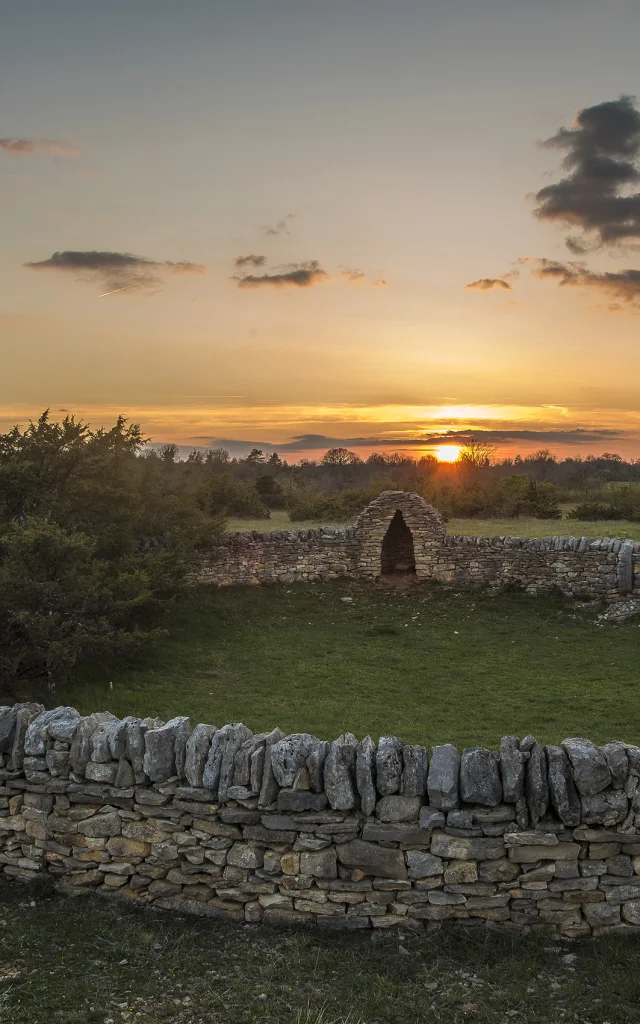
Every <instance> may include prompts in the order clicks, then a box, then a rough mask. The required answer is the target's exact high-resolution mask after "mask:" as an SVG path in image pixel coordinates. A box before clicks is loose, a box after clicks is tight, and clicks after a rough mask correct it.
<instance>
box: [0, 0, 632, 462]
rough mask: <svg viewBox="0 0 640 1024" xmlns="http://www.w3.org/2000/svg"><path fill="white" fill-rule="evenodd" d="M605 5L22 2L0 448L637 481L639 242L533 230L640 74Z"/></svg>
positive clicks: (1, 210)
mask: <svg viewBox="0 0 640 1024" xmlns="http://www.w3.org/2000/svg"><path fill="white" fill-rule="evenodd" d="M158 2H160V3H161V14H160V16H158ZM613 3H614V8H615V9H617V8H618V7H619V6H620V5H621V10H620V12H619V14H620V16H619V17H618V18H616V17H611V16H610V12H609V11H608V9H607V10H605V9H604V8H603V7H602V5H601V4H596V3H595V2H592V0H562V2H561V3H560V4H558V3H556V2H554V3H552V2H551V0H540V3H539V4H537V5H534V7H531V6H530V5H520V6H518V5H516V7H514V6H513V4H510V3H508V2H507V0H476V2H473V3H472V2H471V0H456V2H455V3H453V4H449V5H440V4H424V3H422V2H419V0H397V3H395V4H393V5H389V4H387V3H384V2H382V0H370V2H369V3H367V5H366V13H367V17H366V18H363V17H361V15H362V14H363V12H364V8H363V7H362V5H360V3H359V0H357V2H355V3H354V4H353V5H345V4H344V3H342V2H339V0H326V2H325V4H323V5H321V7H322V9H321V10H320V9H319V8H318V9H317V8H316V5H300V4H299V3H293V0H272V2H271V3H270V4H269V5H264V4H259V3H257V2H255V0H247V3H246V4H242V5H227V4H218V3H211V4H201V3H199V2H192V0H187V3H186V7H185V6H184V5H174V4H168V3H165V2H164V0H137V2H136V4H135V5H133V6H132V5H130V4H129V3H125V0H113V2H112V4H110V5H108V7H107V8H105V9H104V10H102V9H101V8H99V7H96V6H95V5H78V4H77V2H76V0H58V2H57V3H56V4H55V5H51V4H50V3H48V2H45V0H33V3H32V4H31V3H30V4H29V5H26V6H25V5H10V6H9V9H8V10H7V11H6V12H4V20H5V24H4V31H3V32H2V34H1V35H0V90H2V95H3V97H11V101H10V102H7V103H6V104H5V106H4V110H3V120H2V124H0V224H1V227H2V230H1V231H0V360H1V361H0V366H1V372H0V427H1V428H7V427H8V426H11V425H12V424H13V423H15V422H25V421H26V420H27V419H28V418H29V417H35V416H37V415H38V414H39V413H40V412H41V411H42V410H43V409H44V408H46V407H50V408H51V409H52V413H53V414H54V415H64V413H63V412H62V410H69V411H72V412H74V413H76V414H77V415H78V416H80V417H82V418H83V419H87V420H89V421H90V422H91V423H92V424H93V425H99V424H104V423H109V422H112V421H113V419H114V418H115V416H116V415H117V414H118V413H124V414H125V415H126V416H128V417H129V418H131V419H133V420H136V421H140V422H141V423H142V426H143V429H144V430H145V432H146V433H147V434H148V435H149V436H151V437H152V438H153V439H154V440H155V441H176V442H178V443H180V444H183V445H206V444H218V443H219V442H220V439H223V441H224V442H225V443H228V446H229V447H230V449H231V450H233V451H234V453H241V452H242V451H246V450H247V447H248V446H250V445H251V444H254V443H259V444H263V445H265V446H267V447H269V446H271V448H270V450H279V451H281V454H283V455H284V456H285V457H287V458H289V459H297V458H300V457H302V455H303V453H304V454H306V455H307V456H309V457H317V456H318V455H319V454H320V453H321V451H322V450H324V447H326V446H328V445H329V444H332V443H343V442H344V441H349V442H353V443H350V446H351V447H354V448H357V449H358V450H359V451H360V452H361V454H364V455H367V454H369V453H370V451H372V450H374V449H375V450H383V449H384V447H385V446H387V447H389V448H392V449H396V450H403V449H404V448H405V447H406V449H407V450H409V451H410V452H412V453H415V454H416V455H418V454H420V452H421V451H427V450H430V449H431V448H432V445H433V444H435V443H436V441H434V440H433V437H434V435H435V434H438V433H440V432H445V431H447V430H466V429H470V430H476V431H490V432H492V433H491V437H492V440H493V441H494V443H495V444H496V446H497V450H498V454H499V455H501V456H507V455H515V454H516V453H518V452H520V453H521V454H525V453H526V452H528V451H532V450H535V449H537V448H540V447H550V448H552V449H553V450H554V451H556V452H557V453H558V454H560V455H567V454H573V453H579V454H583V455H585V454H587V453H589V452H591V453H599V452H603V451H617V452H619V453H620V454H622V455H625V456H627V457H640V398H639V392H638V385H637V366H638V337H639V328H640V308H639V304H640V298H639V297H638V296H640V285H638V287H637V291H636V279H635V278H634V276H633V275H634V274H638V275H639V278H638V279H639V280H640V271H636V270H634V269H633V268H634V267H636V266H638V265H639V264H638V261H637V260H636V256H637V250H636V248H634V245H635V242H634V237H635V236H633V237H630V238H628V239H620V238H619V237H614V235H611V232H609V235H608V236H607V239H606V241H603V237H604V234H605V228H604V227H603V226H602V225H600V226H597V225H596V227H593V225H591V226H590V222H588V211H587V212H586V213H583V214H582V213H581V214H580V217H578V220H577V223H574V224H573V225H572V226H571V228H568V227H567V225H566V224H565V223H564V222H561V221H560V220H559V219H558V217H557V216H556V215H555V214H554V213H553V210H552V211H551V213H550V212H549V209H548V208H545V209H544V210H543V213H544V216H542V215H539V216H534V211H535V210H536V209H538V210H540V208H541V207H542V205H543V203H542V200H541V199H540V197H538V199H534V195H535V194H536V193H540V195H543V193H544V189H545V188H547V187H548V186H550V185H552V186H553V185H554V184H556V183H557V182H558V181H560V179H562V178H563V176H564V177H566V176H567V175H570V174H572V173H574V170H575V161H574V164H573V165H572V164H571V163H570V162H569V163H568V164H567V163H566V159H568V157H567V150H566V147H565V149H563V148H562V146H559V145H558V144H555V143H554V144H552V145H547V146H546V147H545V146H540V145H539V142H540V140H541V139H543V140H544V139H549V138H550V137H553V136H554V133H557V132H558V129H559V128H560V127H561V126H563V125H564V126H568V128H569V129H570V131H573V130H575V125H574V127H573V129H572V128H571V125H572V122H573V121H574V118H575V117H576V114H577V112H578V111H580V110H581V109H583V108H585V107H589V105H598V104H602V103H603V102H605V101H614V102H615V101H616V97H619V96H620V94H621V93H623V92H625V91H629V90H630V89H632V87H633V84H634V82H635V81H636V79H637V47H636V41H637V38H638V34H639V32H640V8H638V7H637V5H636V6H633V5H632V6H629V5H628V4H627V3H624V2H623V0H613ZM27 7H28V8H29V10H27ZM267 7H268V10H267ZM54 8H55V9H54ZM622 9H624V10H622ZM187 15H188V16H187ZM549 19H551V20H552V22H553V34H552V35H550V34H549V32H548V24H549ZM541 68H544V74H541V71H540V69H541ZM629 116H631V117H632V116H633V115H632V114H630V115H629ZM634 145H635V142H633V140H632V141H631V142H630V143H629V146H630V148H629V146H627V150H626V152H627V157H625V159H629V160H631V163H633V162H634V160H636V157H638V158H640V143H639V144H638V147H637V149H638V152H637V153H636V152H635V151H634V149H633V147H634ZM629 154H630V155H629ZM614 156H615V154H614ZM563 159H565V166H564V167H563ZM636 162H637V161H636ZM572 168H573V170H572ZM576 173H577V172H576ZM635 187H637V186H634V185H633V183H632V181H631V180H630V181H629V186H628V188H627V192H628V193H629V194H631V191H632V190H633V188H635ZM623 191H624V189H623ZM625 194H626V193H625ZM621 195H622V193H621ZM631 198H632V197H631ZM554 201H555V199H554ZM536 203H537V204H538V205H537V206H536ZM580 218H582V219H580ZM575 220H576V218H575V217H574V221H575ZM629 223H631V221H627V224H626V227H625V230H627V229H628V226H629ZM609 227H610V226H607V230H608V228H609ZM583 229H584V230H583ZM631 230H632V231H633V230H635V228H633V227H632V229H631ZM581 231H583V238H584V239H586V243H588V244H587V245H586V247H584V249H583V251H582V252H581V253H579V254H576V251H575V245H574V241H571V239H569V244H568V243H567V237H566V236H567V234H568V233H569V234H580V232H581ZM614 234H615V233H614ZM639 237H640V229H639ZM580 244H582V243H580ZM571 245H573V246H574V249H571V248H570V247H569V246H571ZM624 275H627V276H626V277H625V276H624ZM472 284H473V285H475V287H472V288H470V287H469V285H472ZM522 431H527V432H528V435H527V436H524V437H523V436H521V432H522ZM307 435H318V436H316V438H315V440H310V439H309V440H307V441H304V440H303V441H302V442H295V441H294V439H295V438H304V437H306V436H307ZM425 438H429V439H430V440H429V441H424V439H425ZM332 439H334V440H332ZM358 439H360V441H358ZM363 439H364V440H363ZM416 440H418V441H421V440H422V441H423V444H422V445H418V446H416V444H415V443H411V442H415V441H416ZM287 445H289V446H290V447H286V446H287ZM301 445H306V447H301Z"/></svg>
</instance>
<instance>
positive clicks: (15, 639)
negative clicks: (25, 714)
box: [0, 413, 255, 688]
mask: <svg viewBox="0 0 640 1024" xmlns="http://www.w3.org/2000/svg"><path fill="white" fill-rule="evenodd" d="M143 444H144V439H143V438H142V435H141V432H140V428H139V427H138V426H137V425H131V426H127V424H126V422H125V420H124V419H122V418H120V419H118V421H117V422H116V424H115V426H113V427H112V428H111V429H110V430H103V429H100V430H97V431H91V430H89V428H88V427H87V426H86V425H84V424H82V423H76V421H75V420H74V419H73V417H66V418H65V419H64V420H63V422H62V423H51V422H49V417H48V415H47V413H44V414H43V415H42V416H41V417H40V419H39V420H38V422H37V423H32V424H30V426H29V427H27V428H26V430H20V429H19V428H18V427H14V428H13V429H12V430H10V431H9V432H8V433H6V434H3V435H0V682H2V683H3V684H4V685H5V686H6V685H10V684H12V683H13V682H15V680H17V679H29V678H40V679H46V680H47V681H48V683H49V686H50V688H52V687H53V685H54V683H55V680H56V679H58V678H61V677H64V676H67V675H68V674H69V673H70V672H71V670H72V669H73V666H74V665H75V664H76V663H77V662H78V660H80V659H82V658H86V657H88V656H94V657H98V656H99V657H101V658H107V657H112V656H122V655H123V654H124V653H126V652H129V651H131V650H135V649H137V648H139V647H140V646H141V645H142V644H143V643H145V642H146V641H148V640H149V639H151V638H153V637H154V636H157V635H158V630H157V628H156V625H155V619H156V618H157V616H158V613H159V612H162V611H164V610H165V609H167V608H168V607H169V606H170V605H171V603H172V602H173V601H174V599H175V598H176V596H177V595H178V594H179V593H180V591H181V590H182V589H183V587H184V585H185V583H184V581H185V574H186V569H187V567H188V565H189V563H190V562H191V561H192V559H193V557H194V555H195V552H196V551H197V549H198V548H199V547H200V546H203V545H205V544H207V543H208V542H209V540H210V538H211V535H212V534H214V533H216V532H219V531H220V530H222V528H223V526H224V519H223V518H222V516H221V515H220V514H218V510H217V509H216V508H215V503H214V502H212V501H211V500H210V494H209V491H208V489H207V482H206V481H202V480H200V479H196V478H194V476H193V473H192V467H189V466H188V464H186V463H178V462H176V452H175V447H174V446H166V448H165V449H164V450H163V451H162V452H160V453H153V455H152V457H148V458H146V457H145V458H140V457H139V456H140V451H141V449H142V447H143ZM211 479H214V478H213V477H211ZM254 494H255V492H254Z"/></svg>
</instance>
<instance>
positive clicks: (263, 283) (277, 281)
mask: <svg viewBox="0 0 640 1024" xmlns="http://www.w3.org/2000/svg"><path fill="white" fill-rule="evenodd" d="M328 280H329V274H327V272H326V270H323V269H322V267H321V266H320V264H319V263H318V261H317V260H307V262H306V263H290V264H288V265H287V266H286V267H284V268H283V269H282V270H281V271H276V272H270V273H267V274H239V275H236V276H235V277H234V281H237V282H238V287H239V288H263V287H274V288H282V287H287V286H289V285H292V286H294V287H297V288H310V287H312V286H313V285H314V284H320V283H321V282H322V281H328Z"/></svg>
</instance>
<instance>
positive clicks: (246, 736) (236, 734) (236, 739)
mask: <svg viewBox="0 0 640 1024" xmlns="http://www.w3.org/2000/svg"><path fill="white" fill-rule="evenodd" d="M218 736H220V737H221V739H220V743H221V745H222V760H221V762H220V779H219V781H218V800H219V801H220V803H224V801H225V800H226V799H227V792H228V790H229V788H230V787H231V784H232V781H233V772H234V761H235V757H236V753H237V752H238V750H240V748H241V747H242V745H243V744H244V743H246V742H247V740H250V739H252V737H253V733H252V732H251V730H250V729H248V728H247V726H246V725H243V724H242V722H238V723H233V724H232V725H225V726H223V728H222V729H220V731H219V732H218V733H216V737H218Z"/></svg>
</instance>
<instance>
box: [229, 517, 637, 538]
mask: <svg viewBox="0 0 640 1024" xmlns="http://www.w3.org/2000/svg"><path fill="white" fill-rule="evenodd" d="M351 525H352V521H347V520H345V521H344V522H331V523H319V522H316V521H314V520H308V521H305V522H300V523H292V522H291V521H290V519H289V513H288V512H272V513H271V517H270V518H269V519H234V518H231V519H229V520H228V521H227V532H228V533H234V532H236V531H237V532H240V533H242V532H243V531H245V530H257V531H258V532H259V533H265V532H267V531H269V530H309V529H318V528H319V527H321V526H351ZM447 533H452V534H464V535H466V536H467V537H592V538H593V539H596V538H597V537H620V538H622V539H623V540H626V539H627V538H630V539H631V540H640V523H630V522H626V521H622V520H619V519H616V520H611V521H607V522H581V521H580V520H577V519H532V518H528V517H526V516H522V517H521V518H520V519H450V520H449V522H448V523H447Z"/></svg>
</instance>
